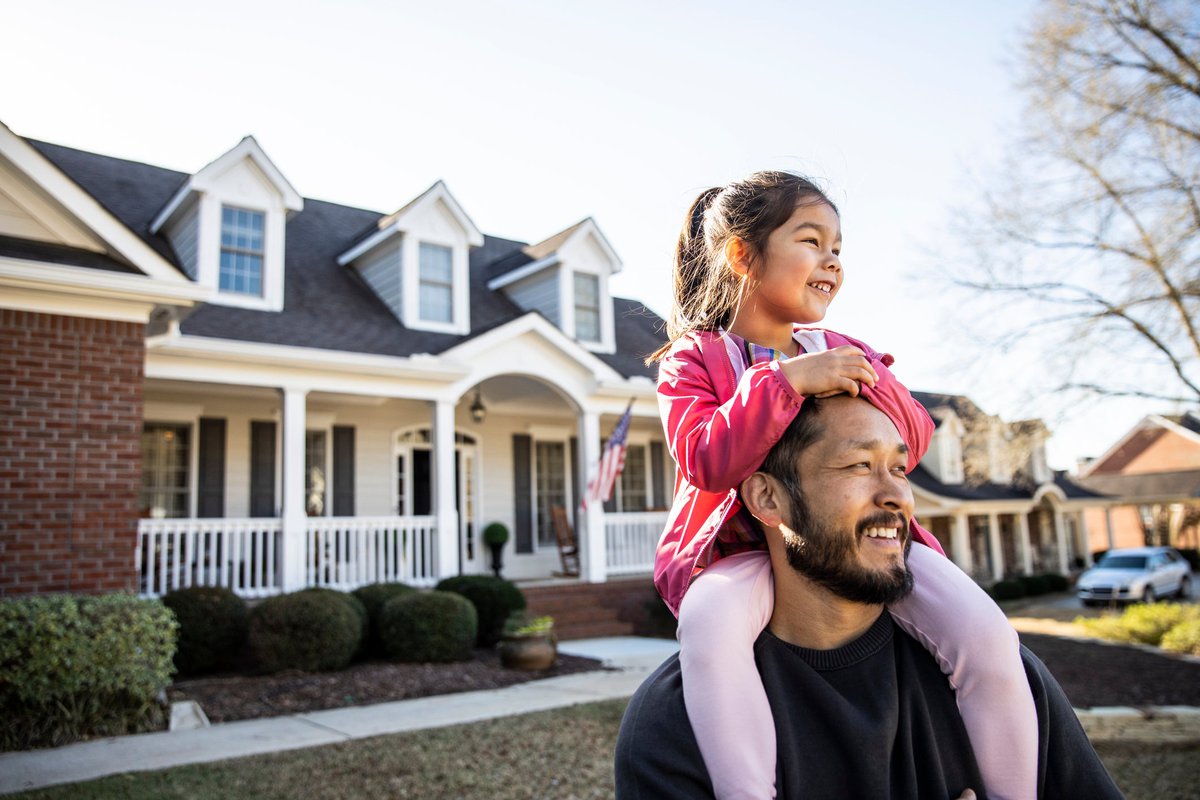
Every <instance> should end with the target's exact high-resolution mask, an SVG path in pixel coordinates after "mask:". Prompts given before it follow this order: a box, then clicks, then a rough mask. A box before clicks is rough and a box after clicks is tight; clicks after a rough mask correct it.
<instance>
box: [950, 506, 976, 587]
mask: <svg viewBox="0 0 1200 800" xmlns="http://www.w3.org/2000/svg"><path fill="white" fill-rule="evenodd" d="M950 546H951V547H952V548H953V549H954V563H955V564H958V568H959V569H961V570H962V571H963V572H965V573H967V574H968V575H970V574H972V573H971V571H972V569H974V566H975V565H974V564H973V563H972V562H973V561H974V559H972V557H971V534H970V531H969V530H968V528H967V515H966V514H955V515H954V516H953V517H951V518H950Z"/></svg>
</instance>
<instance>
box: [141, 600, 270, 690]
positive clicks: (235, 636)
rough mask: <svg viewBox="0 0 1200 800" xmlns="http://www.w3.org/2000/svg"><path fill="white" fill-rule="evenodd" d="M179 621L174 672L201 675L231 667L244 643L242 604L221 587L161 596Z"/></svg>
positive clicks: (246, 620) (247, 616) (245, 617)
mask: <svg viewBox="0 0 1200 800" xmlns="http://www.w3.org/2000/svg"><path fill="white" fill-rule="evenodd" d="M162 602H163V605H165V606H166V607H167V608H169V609H171V611H172V613H174V614H175V619H176V620H178V621H179V644H178V647H177V649H176V650H175V669H176V670H178V672H179V673H180V674H181V675H203V674H205V673H207V672H215V671H216V670H219V669H225V668H228V667H230V666H232V665H233V663H234V661H235V660H236V659H237V657H238V655H239V654H240V653H241V650H242V647H243V646H244V645H245V644H246V630H247V627H248V624H249V619H250V612H249V611H248V610H247V608H246V603H245V601H243V600H242V598H240V597H238V596H237V595H236V594H234V593H233V592H231V591H230V590H229V589H226V588H224V587H222V586H192V587H190V588H187V589H176V590H175V591H173V592H169V593H167V594H166V595H164V596H163V599H162Z"/></svg>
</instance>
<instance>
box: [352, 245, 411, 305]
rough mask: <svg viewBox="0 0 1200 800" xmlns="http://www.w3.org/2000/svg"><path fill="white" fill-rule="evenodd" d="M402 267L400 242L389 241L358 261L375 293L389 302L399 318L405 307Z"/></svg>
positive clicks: (361, 270) (364, 278)
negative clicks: (401, 278) (401, 279)
mask: <svg viewBox="0 0 1200 800" xmlns="http://www.w3.org/2000/svg"><path fill="white" fill-rule="evenodd" d="M400 268H401V263H400V245H399V243H398V242H388V243H386V244H384V245H383V246H382V247H380V248H379V249H377V250H376V251H375V252H373V253H368V254H367V255H366V256H365V257H363V258H362V259H360V260H359V262H358V270H359V272H360V273H362V276H363V280H365V281H366V282H367V284H368V285H369V286H370V287H371V288H372V289H374V290H375V294H377V295H379V299H380V300H382V301H383V302H384V303H386V304H387V307H388V308H390V309H391V310H392V313H393V314H395V315H396V318H397V319H402V317H401V314H402V313H403V308H404V305H403V300H404V298H403V294H402V292H403V290H402V288H401V286H402V284H401V281H400Z"/></svg>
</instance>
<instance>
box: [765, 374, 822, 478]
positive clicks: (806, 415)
mask: <svg viewBox="0 0 1200 800" xmlns="http://www.w3.org/2000/svg"><path fill="white" fill-rule="evenodd" d="M821 406H822V402H821V401H820V400H819V399H817V398H815V397H807V398H805V399H804V403H803V404H802V405H801V406H800V413H798V414H796V416H795V418H794V419H792V422H791V424H790V425H788V426H787V430H785V431H784V432H783V436H780V437H779V441H778V442H776V443H775V446H774V447H772V448H771V450H770V452H768V453H767V457H766V458H764V459H763V463H762V467H761V468H760V471H762V472H765V473H767V474H768V475H770V476H771V477H773V478H775V479H776V480H777V481H779V482H780V483H782V484H783V485H784V488H786V489H787V490H788V491H789V492H791V493H796V492H799V490H800V476H799V474H798V473H797V471H796V464H798V463H799V461H800V454H801V453H802V452H804V451H805V450H806V449H808V448H809V447H811V446H812V445H813V444H815V443H816V442H817V440H818V439H820V438H821V435H822V434H823V433H825V426H824V425H822V424H821V420H820V416H821Z"/></svg>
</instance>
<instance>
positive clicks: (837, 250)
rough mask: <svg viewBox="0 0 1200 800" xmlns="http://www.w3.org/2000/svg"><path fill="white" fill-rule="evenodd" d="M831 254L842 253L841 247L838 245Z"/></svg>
mask: <svg viewBox="0 0 1200 800" xmlns="http://www.w3.org/2000/svg"><path fill="white" fill-rule="evenodd" d="M833 254H834V255H835V256H840V255H841V254H842V248H840V247H837V248H834V251H833Z"/></svg>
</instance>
